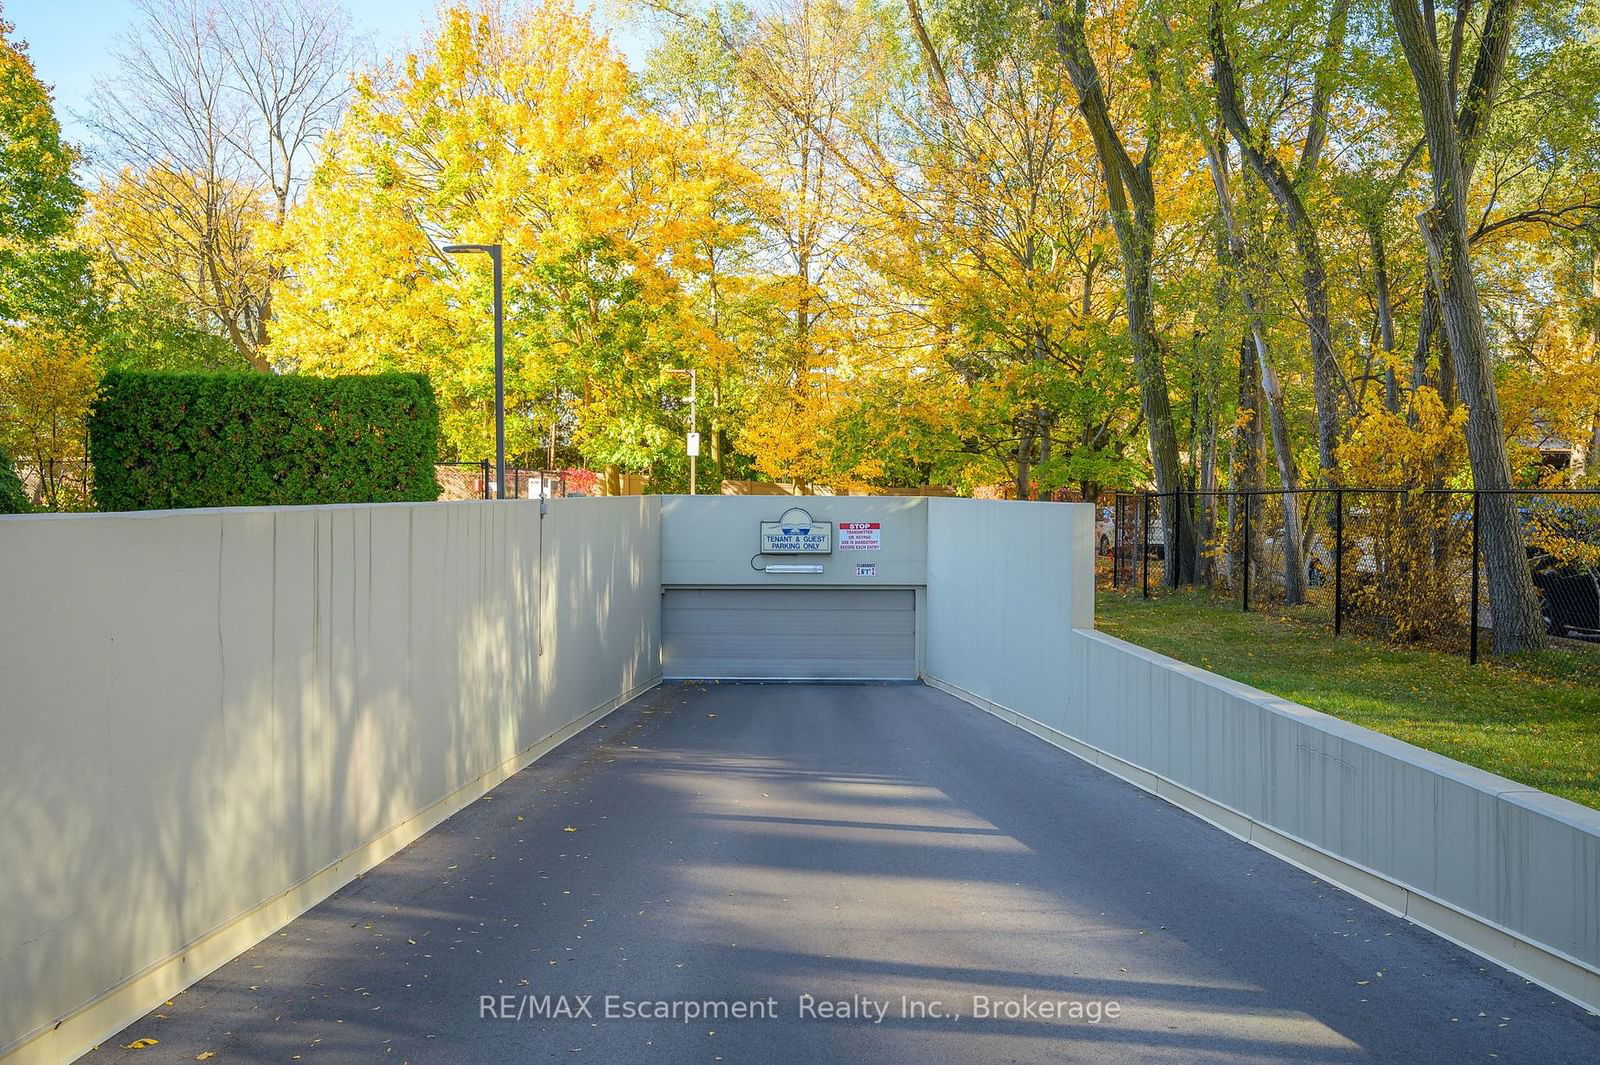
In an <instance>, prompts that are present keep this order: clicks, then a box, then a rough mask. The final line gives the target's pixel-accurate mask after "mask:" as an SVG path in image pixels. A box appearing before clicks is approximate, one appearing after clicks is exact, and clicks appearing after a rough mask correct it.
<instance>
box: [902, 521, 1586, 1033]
mask: <svg viewBox="0 0 1600 1065" xmlns="http://www.w3.org/2000/svg"><path fill="white" fill-rule="evenodd" d="M931 503H932V508H931V510H930V511H929V533H928V612H929V619H930V620H929V633H928V644H927V658H926V663H927V665H926V674H927V677H926V679H927V680H928V682H929V683H930V684H933V685H935V686H938V687H942V688H945V689H946V690H949V691H952V692H954V693H955V694H957V695H960V696H962V697H963V698H966V699H968V700H969V701H971V702H973V703H975V704H977V705H979V706H981V707H983V708H985V709H987V710H989V711H991V712H993V713H996V714H998V715H999V716H1001V717H1003V718H1005V719H1007V720H1009V721H1012V722H1013V723H1014V724H1017V725H1019V726H1020V727H1022V728H1025V729H1028V730H1029V731H1031V732H1034V733H1035V734H1037V735H1040V736H1042V737H1044V738H1045V739H1047V740H1049V741H1051V742H1053V743H1056V744H1057V745H1059V746H1061V747H1063V748H1065V749H1066V750H1068V751H1071V752H1073V753H1074V754H1077V755H1078V756H1080V757H1082V758H1084V759H1086V760H1088V761H1091V762H1093V763H1095V764H1096V765H1099V766H1101V767H1102V768H1104V769H1107V770H1108V771H1110V772H1112V773H1115V774H1117V775H1119V776H1122V777H1124V778H1126V779H1128V780H1130V781H1132V782H1133V783H1135V784H1137V785H1139V786H1140V787H1143V788H1145V789H1147V790H1149V791H1152V792H1155V793H1156V794H1159V795H1161V796H1162V797H1164V798H1166V799H1169V800H1170V801H1172V802H1174V803H1176V804H1178V805H1180V806H1183V807H1185V808H1186V809H1189V810H1191V811H1192V812H1194V813H1196V814H1198V815H1200V816H1201V817H1204V818H1206V819H1208V820H1210V821H1212V822H1213V823H1215V824H1217V825H1219V826H1221V827H1223V828H1225V829H1227V830H1228V831H1230V832H1233V833H1234V834H1236V835H1238V836H1240V837H1241V838H1243V839H1246V840H1248V841H1250V842H1251V843H1253V844H1255V845H1256V846H1259V847H1261V848H1263V849H1265V850H1268V851H1270V852H1272V853H1274V854H1277V855H1279V856H1281V857H1283V858H1286V859H1288V860H1290V861H1292V862H1295V863H1296V864H1299V865H1301V866H1303V867H1305V868H1307V869H1311V870H1313V871H1314V872H1316V873H1318V874H1319V875H1321V876H1323V877H1325V878H1327V879H1329V880H1331V881H1332V882H1334V883H1338V884H1340V885H1342V886H1344V887H1345V888H1347V889H1349V890H1351V891H1353V892H1355V893H1357V894H1359V895H1362V896H1363V897H1366V898H1368V899H1370V900H1372V901H1373V902H1375V903H1377V904H1378V905H1381V906H1383V907H1385V908H1387V909H1389V910H1391V911H1393V912H1395V913H1398V914H1401V915H1404V916H1405V917H1407V918H1408V919H1410V920H1413V921H1415V922H1417V923H1418V924H1421V925H1423V926H1424V927H1427V928H1430V929H1432V930H1433V931H1435V932H1438V933H1439V934H1441V935H1444V936H1446V937H1447V938H1450V939H1453V940H1455V941H1456V942H1459V943H1461V944H1463V945H1464V946H1467V947H1469V948H1471V949H1473V950H1475V951H1478V952H1479V953H1481V954H1484V955H1485V956H1487V957H1490V958H1492V959H1494V960H1495V961H1498V962H1499V963H1500V964H1502V965H1504V966H1506V967H1507V968H1510V969H1513V970H1515V971H1517V972H1520V973H1522V974H1524V975H1526V976H1528V977H1530V978H1532V979H1534V980H1537V981H1538V982H1540V983H1542V984H1544V985H1545V986H1547V987H1550V988H1552V989H1554V990H1556V991H1558V992H1560V993H1561V994H1563V995H1566V996H1567V997H1568V998H1571V999H1573V1000H1575V1001H1577V1002H1580V1003H1582V1004H1584V1005H1586V1006H1588V1007H1589V1008H1590V1009H1596V1010H1600V811H1597V810H1593V809H1590V808H1589V807H1585V806H1580V805H1578V804H1577V803H1573V802H1568V801H1567V800H1565V799H1560V798H1556V797H1555V796H1552V795H1549V794H1546V793H1544V792H1541V791H1537V790H1535V789H1533V788H1529V787H1526V786H1524V785H1521V784H1517V783H1515V782H1514V781H1511V780H1507V779H1505V778H1503V777H1498V776H1495V775H1494V774H1492V773H1486V772H1483V771H1482V770H1478V769H1474V768H1472V767H1470V766H1466V765H1463V764H1461V763H1460V762H1456V761H1453V760H1452V759H1449V758H1446V757H1444V756H1442V755H1438V754H1433V753H1431V752H1429V751H1424V750H1422V749H1420V748H1417V747H1413V746H1412V745H1410V744H1408V743H1403V742H1401V741H1399V740H1396V739H1392V738H1390V737H1388V736H1384V735H1381V734H1379V733H1376V732H1372V731H1371V730H1368V729H1364V728H1361V727H1359V726H1357V725H1352V724H1349V723H1347V722H1344V721H1340V720H1338V719H1336V718H1332V717H1329V716H1328V715H1326V714H1321V713H1318V712H1316V711H1314V710H1309V709H1307V708H1305V707H1303V706H1299V705H1298V704H1295V703H1292V702H1289V701H1287V700H1284V699H1280V698H1278V697H1276V696H1273V695H1269V694H1267V693H1265V692H1262V691H1258V690H1256V689H1254V688H1251V687H1249V686H1247V685H1244V684H1239V683H1237V682H1234V681H1230V680H1228V679H1226V678H1223V677H1219V676H1217V675H1215V674H1213V673H1209V672H1207V671H1206V670H1203V669H1200V668H1198V667H1195V666H1190V665H1186V664H1184V663H1181V662H1177V661H1174V660H1173V659H1170V658H1167V657H1165V656H1163V655H1159V654H1156V653H1155V652H1153V651H1148V650H1146V649H1144V648H1142V647H1137V646H1134V645H1133V644H1129V643H1126V642H1124V641H1122V640H1117V639H1114V638H1112V637H1109V636H1106V635H1103V634H1101V633H1097V632H1094V631H1092V624H1093V602H1092V594H1093V591H1092V590H1093V587H1094V583H1093V572H1092V566H1093V558H1092V550H1093V548H1092V524H1093V521H1092V516H1089V515H1088V511H1087V508H1077V507H1065V506H1060V505H1054V506H1052V505H1049V504H1022V505H1019V504H1016V503H972V502H967V501H962V500H941V499H935V500H932V501H931ZM1002 508H1003V509H1002ZM1028 508H1033V509H1032V511H1031V512H1028ZM1069 511H1070V512H1072V513H1071V514H1070V515H1069V514H1068V513H1066V512H1069ZM1068 544H1070V545H1071V548H1070V549H1071V551H1072V559H1073V560H1072V561H1071V562H1069V561H1068V560H1067V557H1066V554H1065V552H1066V550H1067V545H1068ZM1331 649H1332V647H1331V645H1330V650H1331Z"/></svg>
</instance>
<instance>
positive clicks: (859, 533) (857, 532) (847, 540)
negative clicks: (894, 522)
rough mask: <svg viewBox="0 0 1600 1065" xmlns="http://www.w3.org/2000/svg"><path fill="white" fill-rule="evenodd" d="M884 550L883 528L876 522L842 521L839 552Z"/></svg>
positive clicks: (840, 524)
mask: <svg viewBox="0 0 1600 1065" xmlns="http://www.w3.org/2000/svg"><path fill="white" fill-rule="evenodd" d="M882 548H883V528H882V525H881V524H880V523H879V522H875V521H841V522H840V523H839V550H841V551H878V550H881V549H882Z"/></svg>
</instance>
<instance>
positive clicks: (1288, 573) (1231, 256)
mask: <svg viewBox="0 0 1600 1065" xmlns="http://www.w3.org/2000/svg"><path fill="white" fill-rule="evenodd" d="M1204 141H1205V150H1206V165H1207V167H1208V168H1209V169H1210V171H1211V186H1212V188H1213V189H1214V190H1215V191H1216V194H1217V213H1218V215H1219V216H1220V217H1221V220H1222V229H1223V232H1224V233H1225V234H1226V240H1225V241H1224V242H1222V243H1219V245H1218V247H1217V265H1218V266H1220V267H1223V268H1226V269H1231V270H1232V271H1233V273H1234V275H1235V277H1236V278H1237V279H1238V282H1239V295H1240V299H1241V300H1242V302H1243V303H1244V312H1245V318H1246V320H1247V321H1248V322H1249V327H1250V328H1249V335H1248V337H1247V338H1246V339H1247V340H1248V341H1249V342H1250V344H1251V345H1252V347H1253V348H1254V356H1255V357H1254V359H1253V361H1254V363H1255V365H1256V369H1257V370H1258V372H1259V373H1260V376H1261V394H1262V397H1263V399H1264V401H1265V404H1266V408H1267V422H1268V424H1269V425H1270V426H1271V427H1272V455H1273V459H1274V461H1275V462H1276V464H1277V467H1278V484H1279V485H1281V486H1282V488H1283V599H1284V602H1285V603H1287V604H1289V605H1291V606H1293V605H1298V604H1300V603H1303V602H1305V597H1306V589H1305V578H1306V572H1305V567H1304V566H1303V565H1302V564H1301V555H1300V510H1299V507H1297V506H1296V505H1295V495H1294V489H1295V488H1296V487H1297V486H1298V485H1299V481H1300V475H1299V472H1298V471H1297V470H1296V469H1295V461H1294V445H1293V444H1292V443H1291V442H1290V439H1289V420H1288V416H1287V415H1286V414H1285V413H1284V404H1283V387H1282V386H1281V385H1280V384H1279V382H1278V374H1277V371H1276V370H1275V369H1274V368H1273V365H1272V353H1271V351H1270V350H1269V349H1268V347H1267V338H1266V333H1265V331H1264V330H1263V329H1262V327H1261V314H1260V312H1259V311H1258V309H1257V307H1256V299H1255V292H1254V290H1253V289H1252V288H1251V286H1250V279H1249V277H1248V276H1247V275H1246V273H1245V269H1244V260H1245V252H1246V251H1247V248H1246V246H1245V243H1244V237H1243V235H1242V234H1241V233H1240V232H1239V229H1238V226H1237V224H1236V222H1235V220H1234V214H1233V199H1232V194H1231V193H1230V192H1229V190H1228V160H1227V156H1226V154H1225V153H1226V147H1225V146H1224V144H1222V143H1220V142H1219V141H1217V140H1215V139H1212V138H1210V137H1206V138H1204ZM1256 557H1258V558H1259V557H1260V556H1259V555H1258V556H1256Z"/></svg>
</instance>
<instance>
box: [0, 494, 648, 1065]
mask: <svg viewBox="0 0 1600 1065" xmlns="http://www.w3.org/2000/svg"><path fill="white" fill-rule="evenodd" d="M659 514H660V504H659V500H658V499H655V498H625V499H605V500H600V499H596V500H559V501H554V502H552V503H551V504H550V507H549V513H548V515H547V516H546V517H544V518H543V519H541V518H540V515H539V504H538V503H537V502H503V503H491V502H477V503H449V504H420V505H410V504H395V505H386V506H347V507H305V508H276V509H259V510H227V511H181V512H159V513H147V514H127V515H85V516H36V517H21V518H8V519H3V520H0V557H3V558H4V559H5V560H6V564H5V572H4V576H3V578H0V579H3V581H4V583H3V585H0V730H3V731H0V811H3V816H0V855H3V856H4V857H3V859H0V988H3V989H4V991H3V993H0V1058H4V1059H6V1060H7V1061H8V1063H9V1062H12V1061H16V1062H21V1061H27V1062H35V1061H39V1062H47V1061H48V1062H55V1061H65V1060H70V1059H72V1058H73V1057H75V1056H76V1055H77V1054H78V1053H80V1052H81V1051H83V1050H85V1049H87V1048H88V1047H89V1046H91V1045H93V1044H94V1043H95V1042H96V1041H98V1040H99V1039H100V1038H102V1037H103V1036H105V1035H106V1034H108V1033H111V1032H114V1031H116V1030H117V1029H118V1028H120V1027H121V1026H122V1025H123V1024H125V1023H127V1022H128V1021H130V1020H132V1019H134V1018H136V1017H138V1016H140V1015H141V1014H143V1013H144V1012H145V1011H146V1010H148V1009H149V1008H151V1007H152V1006H155V1005H158V1004H159V1003H160V1002H161V1001H162V1000H163V999H164V998H166V997H168V996H170V995H171V994H173V993H174V992H176V991H177V990H178V989H180V988H182V987H184V986H187V985H188V984H189V983H192V982H193V981H194V980H196V979H198V978H199V977H200V976H202V975H204V974H205V973H206V972H208V971H210V970H211V969H213V968H215V967H216V966H218V965H220V964H222V963H223V962H225V961H227V960H228V959H229V958H231V957H232V956H234V955H235V954H237V953H239V952H240V951H242V950H244V949H245V948H247V947H249V946H250V945H252V944H254V943H256V942H257V941H259V940H260V939H261V938H263V937H264V936H266V935H269V934H271V933H272V932H273V931H274V930H276V929H277V928H278V927H280V926H281V925H282V924H284V923H285V922H287V921H288V920H290V919H292V918H293V917H295V916H296V915H298V914H299V913H301V912H303V911H304V910H305V909H307V908H309V907H310V906H311V905H314V904H315V903H316V902H317V901H319V900H320V899H322V898H324V897H326V896H327V895H328V894H330V893H331V892H332V891H334V890H336V889H337V888H338V887H339V886H340V885H342V884H344V883H345V882H347V881H349V880H350V879H352V878H353V877H354V876H356V875H357V874H359V873H360V872H362V871H364V870H365V869H367V868H370V867H371V866H372V865H374V864H376V863H377V862H379V861H381V860H382V859H383V858H385V857H387V856H388V855H389V854H392V853H393V852H394V851H396V850H398V849H399V848H401V847H403V846H404V845H405V844H407V843H409V842H410V841H411V840H413V839H415V838H416V837H417V836H419V835H421V834H422V833H423V832H425V831H426V830H427V829H428V828H430V827H432V826H433V825H435V824H437V823H438V822H439V821H441V820H443V819H444V818H445V817H447V816H449V814H451V813H453V812H454V811H455V810H457V809H459V808H461V807H462V806H464V805H466V804H467V803H469V802H471V801H472V800H473V799H475V798H477V797H478V796H479V795H481V794H483V792H485V791H486V790H488V788H490V787H492V786H493V785H494V784H496V783H498V782H499V781H500V780H503V779H504V778H505V777H506V776H509V775H510V774H511V773H513V772H515V771H516V770H517V769H520V768H521V767H522V766H524V765H526V764H527V763H528V762H529V761H531V760H532V759H533V758H534V757H536V756H537V755H538V754H540V753H542V752H543V751H544V750H547V749H548V748H549V747H551V746H553V745H554V744H555V743H557V742H559V741H560V740H561V739H563V738H565V736H566V735H569V734H570V733H571V732H573V731H575V730H576V729H578V728H581V727H582V726H583V725H585V724H587V723H589V722H590V721H592V720H594V719H595V718H596V717H598V716H599V715H601V714H603V713H605V712H607V711H608V710H610V709H612V708H614V707H615V706H617V705H620V704H621V703H622V702H623V701H625V700H626V699H627V698H629V697H630V696H632V695H633V694H635V693H637V692H639V691H641V690H643V689H644V688H646V687H648V686H650V685H651V684H652V683H654V682H655V681H656V680H657V679H658V676H659V669H660V583H661V582H660V559H659V553H658V544H659V536H660V531H659V522H660V518H659Z"/></svg>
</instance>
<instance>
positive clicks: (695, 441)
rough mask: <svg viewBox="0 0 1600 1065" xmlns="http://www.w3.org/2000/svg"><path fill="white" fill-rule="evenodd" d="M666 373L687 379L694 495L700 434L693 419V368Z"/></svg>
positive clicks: (689, 441)
mask: <svg viewBox="0 0 1600 1065" xmlns="http://www.w3.org/2000/svg"><path fill="white" fill-rule="evenodd" d="M667 373H669V374H672V375H673V376H675V377H688V378H689V435H688V437H687V439H686V443H687V446H688V449H689V494H690V495H694V494H695V488H696V481H697V479H698V478H697V474H698V472H699V471H698V470H697V469H696V464H697V460H698V459H699V458H700V434H699V433H698V432H696V429H697V428H698V427H699V425H700V422H699V421H698V420H697V419H696V418H695V385H696V375H695V368H694V367H692V366H691V367H690V368H689V369H687V370H668V371H667Z"/></svg>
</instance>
